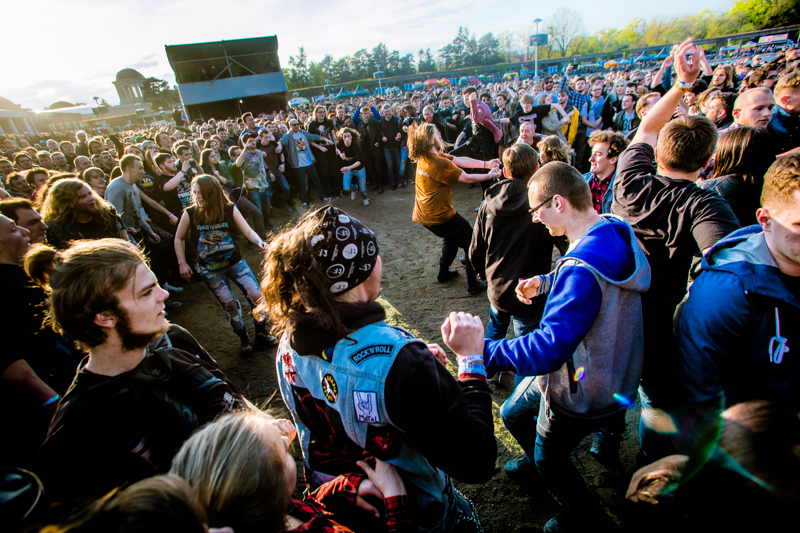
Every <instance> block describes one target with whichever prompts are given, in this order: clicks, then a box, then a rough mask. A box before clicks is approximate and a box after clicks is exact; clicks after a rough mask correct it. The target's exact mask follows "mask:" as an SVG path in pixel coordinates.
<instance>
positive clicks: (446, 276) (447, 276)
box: [436, 270, 458, 283]
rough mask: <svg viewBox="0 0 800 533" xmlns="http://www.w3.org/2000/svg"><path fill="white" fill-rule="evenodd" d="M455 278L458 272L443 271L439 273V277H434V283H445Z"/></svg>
mask: <svg viewBox="0 0 800 533" xmlns="http://www.w3.org/2000/svg"><path fill="white" fill-rule="evenodd" d="M457 277H458V270H445V271H444V272H439V275H438V276H436V283H445V282H447V281H450V280H451V279H453V278H457Z"/></svg>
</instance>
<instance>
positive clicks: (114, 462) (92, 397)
mask: <svg viewBox="0 0 800 533" xmlns="http://www.w3.org/2000/svg"><path fill="white" fill-rule="evenodd" d="M25 266H26V272H27V273H28V275H30V276H31V277H32V278H33V279H34V281H36V282H37V283H39V284H40V285H43V286H46V287H47V288H48V291H49V295H50V299H49V309H48V314H49V319H50V321H51V324H52V325H53V327H54V328H55V329H56V330H57V331H59V332H60V333H63V334H64V335H65V336H67V337H69V338H72V339H74V340H75V341H77V342H78V344H79V345H80V346H81V347H82V348H83V349H85V350H86V352H87V353H88V357H87V358H86V359H84V360H83V362H82V363H81V365H80V366H79V368H78V373H77V375H76V377H75V380H74V381H73V382H72V385H71V386H70V388H69V390H68V391H67V393H66V394H65V395H64V397H63V399H62V400H61V402H60V403H59V404H58V409H57V411H56V414H55V416H54V417H53V421H52V423H51V425H50V429H49V430H48V434H47V440H46V441H45V443H44V444H43V445H42V448H41V450H40V462H41V468H40V470H39V472H38V473H39V474H40V475H41V476H42V479H43V480H44V483H45V484H46V486H47V491H48V495H49V496H50V497H51V498H53V499H55V500H57V501H65V500H68V499H74V498H80V497H84V496H94V495H99V494H104V493H106V492H107V491H108V490H111V489H113V488H114V487H117V486H119V485H121V484H124V483H127V482H135V481H138V480H140V479H143V478H145V477H149V476H152V475H154V474H157V473H158V472H160V471H165V470H167V469H168V468H169V465H170V462H171V461H172V457H173V455H174V454H175V452H176V451H177V449H178V448H179V447H180V445H181V444H182V442H183V441H184V440H185V439H186V438H187V437H188V436H189V435H190V434H191V433H192V432H193V431H194V430H195V429H197V428H198V427H200V426H201V425H203V424H205V423H206V422H209V421H211V420H213V419H214V418H216V417H217V416H218V415H219V414H221V413H224V412H228V411H231V410H233V409H234V408H237V407H239V406H241V405H242V403H243V402H244V400H243V399H242V397H241V396H240V395H239V394H238V393H237V392H236V391H235V389H234V388H233V386H232V385H231V384H230V383H229V382H228V380H227V379H226V378H225V376H224V375H223V374H222V373H221V372H220V371H219V369H218V368H217V367H216V364H215V363H214V361H213V359H211V357H210V356H209V355H208V353H207V352H206V351H205V350H204V349H203V347H202V346H200V345H199V344H198V343H197V341H196V340H195V339H194V338H193V337H192V336H191V335H190V334H189V333H188V332H187V331H186V330H184V329H182V328H179V327H177V326H172V327H170V325H169V323H168V322H167V320H166V318H165V315H166V314H165V311H164V302H165V301H166V299H167V296H168V294H169V293H168V292H167V291H166V290H164V289H162V288H161V287H159V285H158V283H157V281H156V277H155V275H154V274H153V272H152V271H151V270H150V269H149V268H148V266H147V260H146V259H145V257H144V256H143V255H142V253H141V251H140V250H139V249H138V248H136V246H134V245H133V244H131V243H128V242H125V241H121V240H117V239H103V240H100V241H92V242H81V243H77V244H75V245H74V246H72V247H70V248H69V249H68V250H66V251H64V252H60V253H56V252H55V250H53V249H52V248H49V247H46V246H41V247H39V248H37V249H35V250H32V251H31V252H30V253H29V254H28V257H27V258H26V262H25ZM48 271H49V272H52V273H51V274H50V275H49V276H46V275H44V274H43V273H44V272H48Z"/></svg>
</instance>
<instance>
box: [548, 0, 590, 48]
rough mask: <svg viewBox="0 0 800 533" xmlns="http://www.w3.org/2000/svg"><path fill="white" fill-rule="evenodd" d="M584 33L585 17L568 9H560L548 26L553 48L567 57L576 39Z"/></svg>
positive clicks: (556, 11)
mask: <svg viewBox="0 0 800 533" xmlns="http://www.w3.org/2000/svg"><path fill="white" fill-rule="evenodd" d="M583 32H584V27H583V17H581V14H580V13H578V12H577V11H574V10H572V9H569V8H568V7H559V8H558V9H556V10H555V12H554V13H553V16H552V17H551V19H550V23H549V24H548V25H547V33H549V34H550V40H551V41H552V44H553V47H554V48H555V49H556V50H558V52H559V53H560V54H561V57H565V56H566V55H567V52H568V51H569V48H570V45H571V44H572V41H573V40H574V39H575V37H577V36H579V35H581V34H582V33H583Z"/></svg>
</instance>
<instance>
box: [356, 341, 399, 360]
mask: <svg viewBox="0 0 800 533" xmlns="http://www.w3.org/2000/svg"><path fill="white" fill-rule="evenodd" d="M393 348H394V347H393V346H392V345H391V344H376V345H374V346H367V347H366V348H363V349H361V350H359V351H357V352H356V353H354V354H353V355H351V356H350V359H351V360H352V361H353V362H354V363H355V364H357V365H360V364H361V363H363V362H364V361H366V360H367V359H369V358H370V357H372V356H374V355H378V356H381V357H388V356H390V355H392V349H393Z"/></svg>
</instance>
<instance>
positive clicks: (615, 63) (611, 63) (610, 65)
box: [603, 59, 619, 68]
mask: <svg viewBox="0 0 800 533" xmlns="http://www.w3.org/2000/svg"><path fill="white" fill-rule="evenodd" d="M603 66H604V67H605V68H614V67H618V66H619V62H618V61H616V60H614V59H612V60H610V61H606V62H605V64H604V65H603Z"/></svg>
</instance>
